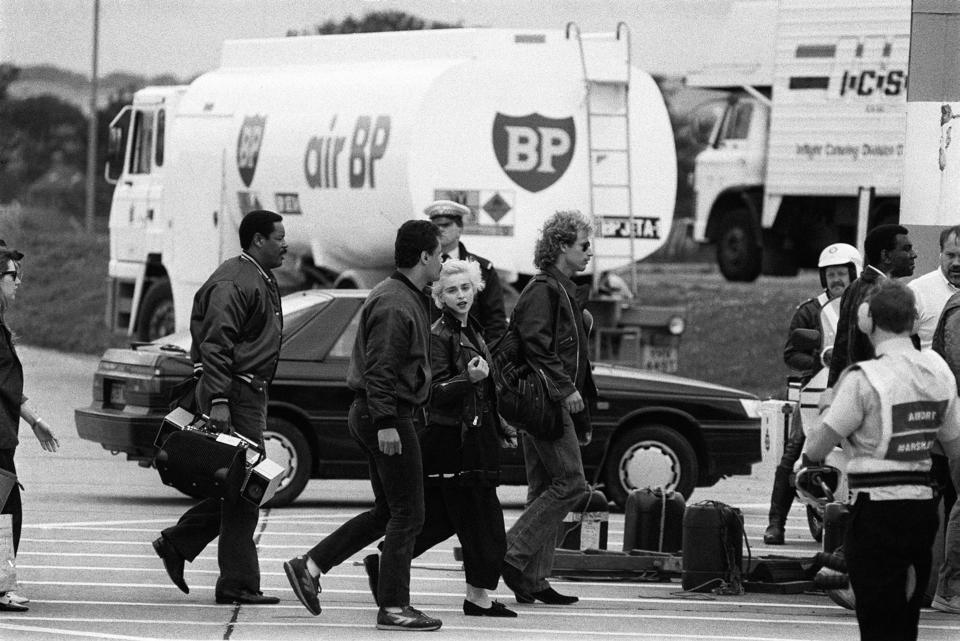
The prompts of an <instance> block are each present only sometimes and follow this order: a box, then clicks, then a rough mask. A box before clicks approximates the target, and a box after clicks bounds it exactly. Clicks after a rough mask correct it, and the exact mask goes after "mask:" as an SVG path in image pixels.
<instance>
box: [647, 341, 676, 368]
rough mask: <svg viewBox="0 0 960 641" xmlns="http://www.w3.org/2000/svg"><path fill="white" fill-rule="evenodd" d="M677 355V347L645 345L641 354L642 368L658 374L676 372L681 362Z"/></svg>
mask: <svg viewBox="0 0 960 641" xmlns="http://www.w3.org/2000/svg"><path fill="white" fill-rule="evenodd" d="M677 354H678V350H677V348H676V347H658V346H656V345H644V346H643V348H642V351H641V354H640V366H641V367H642V368H643V369H652V370H656V371H658V372H667V373H670V372H675V371H677V367H678V364H677V363H678V360H679V359H678V356H677Z"/></svg>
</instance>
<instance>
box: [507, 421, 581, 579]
mask: <svg viewBox="0 0 960 641" xmlns="http://www.w3.org/2000/svg"><path fill="white" fill-rule="evenodd" d="M523 458H524V462H525V464H526V469H527V505H526V508H525V509H524V511H523V514H521V515H520V518H519V519H517V521H516V523H514V524H513V527H512V528H510V531H509V532H507V554H506V556H505V557H504V560H505V561H506V562H507V563H509V564H510V565H512V566H514V567H515V568H517V569H518V570H520V572H521V574H522V575H523V582H522V584H521V585H520V586H519V587H521V588H523V589H525V590H527V591H529V592H539V591H540V590H545V589H546V588H548V587H550V585H549V583H547V577H548V576H550V574H552V572H553V552H554V549H555V548H556V545H557V527H558V526H559V524H560V522H561V521H563V517H565V516H566V515H567V513H568V512H569V511H570V510H571V509H572V508H573V507H575V506H576V504H577V502H578V501H580V500H582V499H583V497H584V494H585V493H586V491H587V481H586V478H585V477H584V475H583V461H582V460H581V458H580V444H579V443H578V442H577V435H576V432H575V431H574V428H573V423H572V422H571V421H564V428H563V436H561V437H560V438H558V439H557V440H555V441H543V440H540V439H536V438H533V437H531V436H529V435H527V434H524V435H523Z"/></svg>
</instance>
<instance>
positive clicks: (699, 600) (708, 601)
mask: <svg viewBox="0 0 960 641" xmlns="http://www.w3.org/2000/svg"><path fill="white" fill-rule="evenodd" d="M355 578H358V579H359V578H363V579H366V576H362V577H360V576H356V577H355ZM552 583H553V585H561V584H562V583H561V582H558V581H553V582H552ZM20 584H21V585H25V586H30V585H38V586H39V585H53V586H78V587H103V588H152V589H170V590H177V589H178V588H177V587H176V586H174V585H173V584H155V583H112V582H103V581H99V582H96V581H20ZM571 585H573V584H571ZM671 587H674V588H679V587H680V586H679V585H677V584H673V585H672V586H671ZM213 589H214V587H213V586H206V585H199V586H190V591H191V593H192V592H195V591H197V592H200V591H206V592H209V591H213ZM261 589H262V590H263V591H264V592H265V593H271V592H281V591H287V590H289V585H284V586H277V587H273V586H261ZM678 592H679V590H678ZM323 594H326V595H331V594H345V595H354V594H361V595H364V596H369V594H370V592H369V590H368V589H365V588H364V589H356V590H346V589H329V588H324V589H323ZM410 594H411V596H416V597H421V598H424V597H430V598H436V597H440V598H444V597H450V596H451V593H450V592H428V591H411V592H410ZM491 596H492V597H493V598H496V599H506V598H511V597H512V596H513V595H512V593H506V592H499V593H491ZM38 602H39V601H38ZM693 602H696V604H697V606H698V607H700V606H707V605H716V606H721V607H730V601H726V600H722V599H717V598H716V597H714V596H712V595H708V594H700V593H694V594H690V596H689V597H688V598H683V597H673V598H668V597H659V596H652V597H644V596H640V595H638V596H630V597H613V596H601V597H580V603H599V604H610V603H624V604H628V605H631V606H636V605H637V604H638V603H650V604H668V605H679V604H684V606H689V605H690V604H691V603H693ZM71 603H79V602H78V601H71ZM736 603H737V606H738V607H741V608H742V607H746V606H749V607H757V608H772V609H776V610H783V609H803V610H822V611H833V612H842V611H843V610H844V609H843V608H841V607H840V606H838V605H833V604H826V603H823V604H818V603H807V602H803V603H773V602H769V601H749V600H739V599H738V600H737V602H736ZM162 605H170V604H162ZM271 607H277V606H271ZM541 612H542V613H543V614H546V613H547V612H554V613H556V614H557V615H558V616H574V617H579V616H583V615H585V614H587V613H584V612H582V611H571V610H560V609H556V610H554V609H546V608H541V609H538V610H537V613H538V614H540V613H541ZM603 614H604V615H611V616H612V615H614V614H617V613H615V612H611V611H608V610H604V612H603ZM718 616H722V615H718ZM958 629H960V627H958Z"/></svg>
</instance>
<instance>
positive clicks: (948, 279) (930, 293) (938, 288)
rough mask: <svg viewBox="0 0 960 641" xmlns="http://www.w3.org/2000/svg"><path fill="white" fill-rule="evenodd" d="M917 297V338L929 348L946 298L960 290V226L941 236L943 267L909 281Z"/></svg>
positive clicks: (943, 232)
mask: <svg viewBox="0 0 960 641" xmlns="http://www.w3.org/2000/svg"><path fill="white" fill-rule="evenodd" d="M908 287H910V289H912V290H913V294H914V296H916V297H917V326H916V331H917V335H918V336H919V337H920V349H930V343H931V342H932V341H933V332H934V330H936V329H937V321H938V320H939V319H940V314H941V312H943V307H944V305H946V304H947V299H948V298H950V297H951V296H953V295H954V294H955V293H957V292H958V291H960V225H954V226H953V227H949V228H947V229H944V230H943V231H942V232H941V233H940V267H939V268H937V269H934V270H933V271H931V272H927V273H926V274H924V275H923V276H919V277H918V278H915V279H914V280H912V281H910V284H909V285H908Z"/></svg>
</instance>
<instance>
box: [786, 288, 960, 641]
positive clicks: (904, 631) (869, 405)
mask: <svg viewBox="0 0 960 641" xmlns="http://www.w3.org/2000/svg"><path fill="white" fill-rule="evenodd" d="M915 314H916V307H915V302H914V295H913V293H912V292H911V291H910V289H909V288H908V287H906V286H905V285H903V284H901V283H898V282H896V281H893V280H884V281H883V282H881V283H879V284H878V285H877V287H876V288H875V290H874V291H873V293H872V295H871V297H870V299H869V301H865V302H863V303H861V304H860V305H859V306H858V308H857V326H858V328H859V330H860V331H861V332H863V333H864V334H865V335H866V336H867V337H869V339H870V342H871V343H872V344H873V346H874V348H875V351H876V358H873V359H868V360H864V361H861V362H858V363H855V364H854V365H851V366H850V367H848V368H847V369H845V370H844V372H843V373H842V375H841V376H840V378H839V380H838V381H837V384H836V386H835V387H834V388H833V390H832V391H831V390H828V391H827V392H825V394H824V396H823V399H822V402H821V406H823V407H825V408H826V409H825V413H824V414H822V418H823V420H822V424H819V425H816V426H814V427H813V428H811V430H810V432H809V434H808V437H807V444H806V446H805V447H804V454H805V455H806V456H807V457H808V458H809V459H810V460H811V461H815V462H816V461H822V460H823V459H824V458H825V457H826V455H827V454H828V453H829V452H830V451H831V450H832V449H833V448H834V447H835V446H836V445H837V443H838V441H840V440H841V439H843V440H844V450H845V451H846V452H847V453H848V454H849V456H850V461H849V463H848V464H847V470H846V472H847V478H848V484H849V487H850V490H851V492H852V494H853V502H852V506H851V508H850V518H849V520H848V524H847V528H846V533H845V537H844V542H843V553H844V557H845V558H846V562H847V568H848V572H849V575H850V585H851V587H852V588H853V593H854V597H855V601H856V612H857V622H858V623H859V626H860V638H861V640H863V641H872V640H881V639H883V640H887V639H889V640H893V639H896V640H897V641H909V640H911V639H916V638H917V624H918V621H919V617H920V606H921V601H922V600H923V594H924V587H925V586H926V585H927V581H928V579H929V577H930V569H931V568H930V565H931V547H932V545H933V540H934V537H935V536H936V530H937V525H938V523H937V522H938V517H937V500H936V498H935V494H934V490H933V488H932V479H931V476H930V470H931V458H930V451H931V449H932V448H933V446H934V444H935V443H936V442H937V441H939V442H940V444H941V446H942V447H943V449H944V451H945V452H946V453H947V455H948V456H949V457H950V458H951V459H952V460H953V461H954V462H956V461H957V460H958V458H960V402H958V399H957V387H956V383H955V380H954V376H953V373H952V372H951V371H950V367H949V366H948V365H947V363H946V362H945V361H944V359H943V358H942V357H941V356H940V355H939V354H937V353H935V352H933V351H932V350H922V351H920V350H917V349H916V348H915V346H914V344H913V342H912V341H911V332H912V331H913V324H914V319H915ZM799 478H800V477H799V476H798V479H799Z"/></svg>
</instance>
